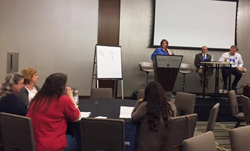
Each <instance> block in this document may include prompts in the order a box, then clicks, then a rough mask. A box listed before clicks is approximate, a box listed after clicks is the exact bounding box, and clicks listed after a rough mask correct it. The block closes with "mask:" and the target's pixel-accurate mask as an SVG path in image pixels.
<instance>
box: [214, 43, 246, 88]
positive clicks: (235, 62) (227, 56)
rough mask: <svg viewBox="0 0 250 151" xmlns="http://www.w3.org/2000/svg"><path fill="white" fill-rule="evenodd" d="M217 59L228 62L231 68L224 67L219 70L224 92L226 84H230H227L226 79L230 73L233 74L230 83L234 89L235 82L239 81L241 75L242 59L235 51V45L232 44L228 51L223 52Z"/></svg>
mask: <svg viewBox="0 0 250 151" xmlns="http://www.w3.org/2000/svg"><path fill="white" fill-rule="evenodd" d="M219 61H222V62H229V63H231V65H232V68H231V69H230V68H228V67H224V68H222V70H221V72H222V78H223V81H224V84H223V89H224V92H227V89H228V85H230V84H228V81H227V80H228V77H229V76H230V75H231V74H233V75H235V78H234V81H233V83H232V89H233V90H235V91H236V87H237V84H238V82H239V81H240V79H241V76H242V71H241V68H242V67H243V60H242V57H241V55H240V54H239V53H237V46H235V45H232V46H231V48H230V50H229V52H225V53H223V54H222V55H221V57H220V59H219Z"/></svg>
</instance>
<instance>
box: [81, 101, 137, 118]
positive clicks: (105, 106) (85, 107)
mask: <svg viewBox="0 0 250 151" xmlns="http://www.w3.org/2000/svg"><path fill="white" fill-rule="evenodd" d="M135 103H136V100H128V99H98V100H97V99H81V100H80V101H79V109H80V111H81V112H91V114H90V117H97V116H105V117H107V118H114V119H118V118H119V115H120V107H121V106H128V107H134V106H135Z"/></svg>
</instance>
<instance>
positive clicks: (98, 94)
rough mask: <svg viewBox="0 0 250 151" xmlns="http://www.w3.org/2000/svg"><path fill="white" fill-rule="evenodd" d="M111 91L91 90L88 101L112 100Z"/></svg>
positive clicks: (103, 89) (104, 89)
mask: <svg viewBox="0 0 250 151" xmlns="http://www.w3.org/2000/svg"><path fill="white" fill-rule="evenodd" d="M112 98H113V94H112V89H111V88H92V89H91V94H90V99H112Z"/></svg>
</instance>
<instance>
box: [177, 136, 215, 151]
mask: <svg viewBox="0 0 250 151" xmlns="http://www.w3.org/2000/svg"><path fill="white" fill-rule="evenodd" d="M200 150H202V151H217V149H216V146H215V139H214V134H213V132H211V131H209V132H206V133H202V134H201V135H198V136H195V137H192V138H189V139H186V140H184V141H183V143H182V148H181V151H200Z"/></svg>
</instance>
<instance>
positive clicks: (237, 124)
mask: <svg viewBox="0 0 250 151" xmlns="http://www.w3.org/2000/svg"><path fill="white" fill-rule="evenodd" d="M240 123H241V121H240V120H239V121H237V123H236V125H235V126H234V128H237V127H239V126H240Z"/></svg>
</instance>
